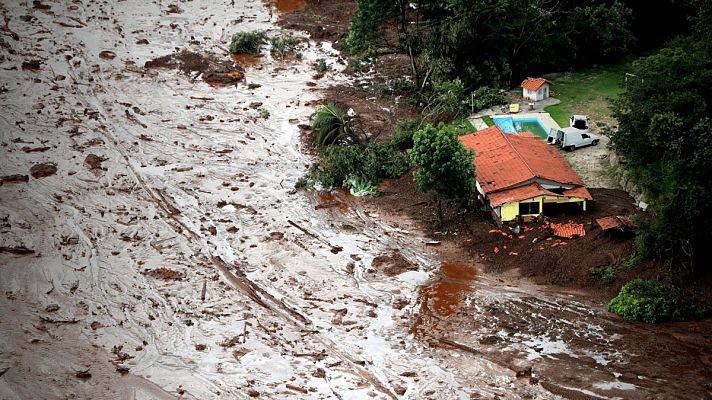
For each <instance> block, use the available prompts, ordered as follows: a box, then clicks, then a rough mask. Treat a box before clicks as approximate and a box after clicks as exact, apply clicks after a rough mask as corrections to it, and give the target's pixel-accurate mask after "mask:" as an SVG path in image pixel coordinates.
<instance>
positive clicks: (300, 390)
mask: <svg viewBox="0 0 712 400" xmlns="http://www.w3.org/2000/svg"><path fill="white" fill-rule="evenodd" d="M285 386H286V387H287V389H290V390H294V391H295V392H299V393H303V394H307V393H309V391H308V390H307V389H305V388H303V387H301V386H297V385H292V384H291V383H287V384H285Z"/></svg>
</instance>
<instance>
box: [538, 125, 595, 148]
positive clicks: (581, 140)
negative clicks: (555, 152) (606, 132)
mask: <svg viewBox="0 0 712 400" xmlns="http://www.w3.org/2000/svg"><path fill="white" fill-rule="evenodd" d="M600 140H601V138H600V137H598V135H594V134H593V133H591V132H589V131H585V130H581V129H576V128H572V127H568V128H564V129H555V128H551V129H550V130H549V135H548V136H547V138H546V142H547V143H549V144H558V145H559V146H561V147H562V148H563V149H564V150H568V151H572V150H574V149H577V148H579V147H583V146H595V145H597V144H598V142H599V141H600Z"/></svg>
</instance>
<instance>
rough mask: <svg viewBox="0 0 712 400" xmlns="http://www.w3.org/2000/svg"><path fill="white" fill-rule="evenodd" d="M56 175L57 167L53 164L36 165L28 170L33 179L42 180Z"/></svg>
mask: <svg viewBox="0 0 712 400" xmlns="http://www.w3.org/2000/svg"><path fill="white" fill-rule="evenodd" d="M56 173H57V166H56V165H54V164H48V163H46V164H37V165H33V166H32V168H30V175H32V177H33V178H35V179H40V178H44V177H47V176H51V175H54V174H56Z"/></svg>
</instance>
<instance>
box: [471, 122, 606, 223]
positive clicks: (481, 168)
mask: <svg viewBox="0 0 712 400" xmlns="http://www.w3.org/2000/svg"><path fill="white" fill-rule="evenodd" d="M459 139H460V142H461V143H462V144H463V145H464V146H465V147H466V148H468V149H473V150H474V151H475V160H474V163H475V169H476V172H477V181H476V184H477V192H478V194H479V197H480V199H481V200H482V201H483V202H484V203H485V204H486V205H488V206H490V207H491V208H492V213H493V216H494V218H495V220H496V221H497V223H498V224H501V223H502V222H507V221H512V220H515V219H517V218H521V219H525V220H526V219H532V218H538V217H539V216H540V215H543V214H548V213H549V212H556V211H557V210H561V209H562V208H563V207H566V208H574V209H577V210H581V211H586V202H587V201H589V200H592V198H591V194H590V193H589V192H588V190H587V189H586V187H585V185H584V183H583V180H582V179H581V177H579V176H578V175H577V174H576V172H574V170H573V169H571V166H570V165H569V163H568V162H567V161H566V159H565V158H564V157H563V156H562V155H561V153H559V151H558V150H557V149H556V148H555V147H554V146H550V145H548V144H547V143H546V142H545V141H543V140H541V139H539V138H538V137H537V136H535V135H532V134H527V133H525V134H506V133H504V132H503V131H502V130H501V129H500V128H499V127H498V126H491V127H489V128H487V129H484V130H481V131H479V132H473V133H469V134H467V135H463V136H460V138H459Z"/></svg>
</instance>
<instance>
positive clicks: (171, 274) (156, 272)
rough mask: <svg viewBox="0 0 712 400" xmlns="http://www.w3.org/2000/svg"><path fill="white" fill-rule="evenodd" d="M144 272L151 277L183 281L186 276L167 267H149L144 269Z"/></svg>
mask: <svg viewBox="0 0 712 400" xmlns="http://www.w3.org/2000/svg"><path fill="white" fill-rule="evenodd" d="M142 274H144V275H146V276H150V277H151V278H155V279H162V280H164V281H181V280H183V278H185V274H184V273H182V272H180V271H175V270H172V269H170V268H166V267H161V268H156V269H149V270H146V271H143V272H142Z"/></svg>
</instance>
